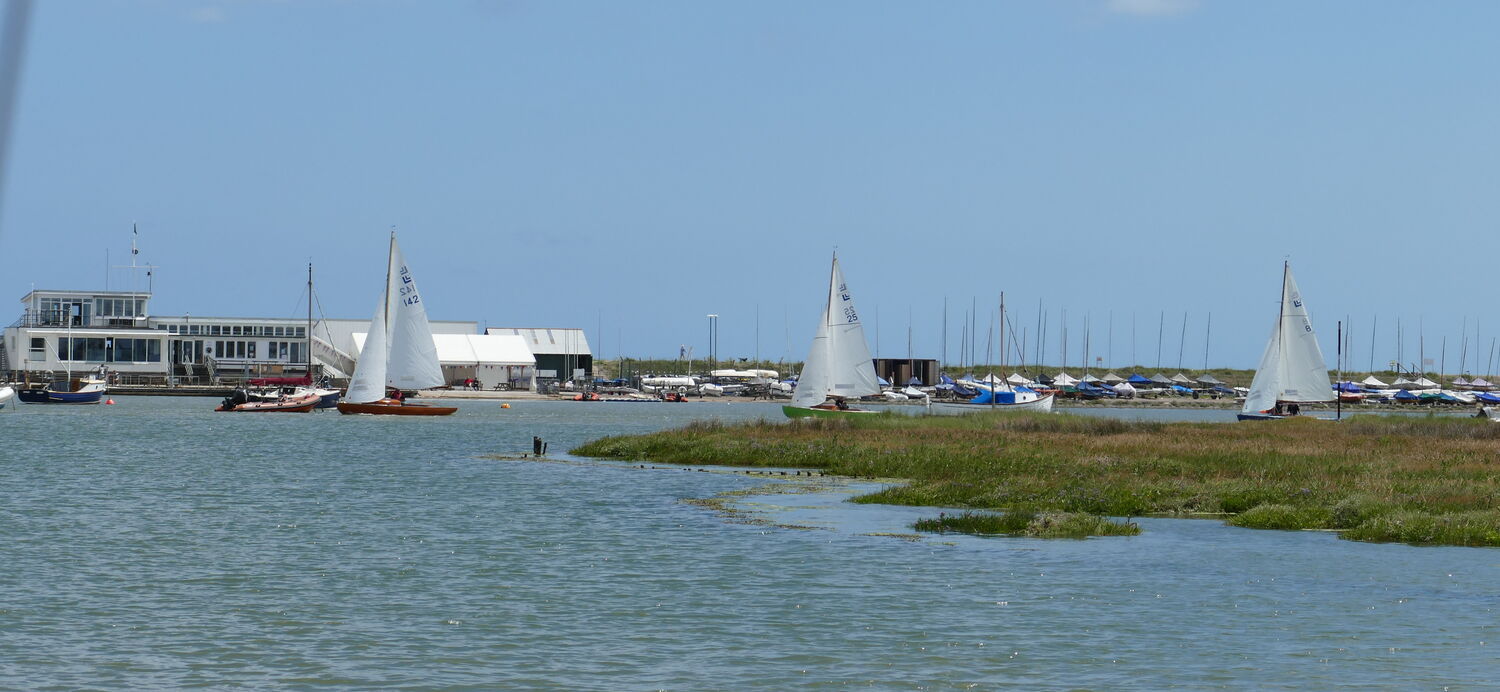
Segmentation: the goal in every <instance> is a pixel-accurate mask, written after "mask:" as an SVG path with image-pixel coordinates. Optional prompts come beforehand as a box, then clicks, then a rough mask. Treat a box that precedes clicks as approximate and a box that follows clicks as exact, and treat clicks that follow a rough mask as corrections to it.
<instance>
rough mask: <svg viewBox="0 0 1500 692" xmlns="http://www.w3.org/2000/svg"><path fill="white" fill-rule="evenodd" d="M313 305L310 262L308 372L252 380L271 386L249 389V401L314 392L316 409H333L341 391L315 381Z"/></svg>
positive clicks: (305, 352)
mask: <svg viewBox="0 0 1500 692" xmlns="http://www.w3.org/2000/svg"><path fill="white" fill-rule="evenodd" d="M312 304H313V267H312V264H311V263H308V265H307V343H306V346H305V348H304V350H303V355H304V357H305V358H306V364H307V365H306V367H307V374H306V375H303V376H302V377H293V378H277V377H273V378H258V379H256V380H251V384H261V385H269V386H270V388H269V389H263V390H259V391H249V392H247V393H246V394H247V396H248V398H249V401H250V402H252V403H254V402H282V403H285V402H286V401H287V400H288V399H296V400H301V399H302V397H305V396H307V395H308V394H312V395H315V396H317V397H318V401H317V404H316V405H315V406H314V407H313V408H333V407H334V406H336V405H337V404H338V403H339V396H340V395H341V392H339V390H337V389H332V388H330V387H328V386H326V382H324V383H321V384H320V383H318V382H315V381H313V355H312V345H313V318H312ZM325 379H326V378H325ZM226 402H227V400H226ZM236 410H239V409H236ZM254 410H267V409H264V408H263V407H262V408H256V409H254ZM277 410H280V409H277Z"/></svg>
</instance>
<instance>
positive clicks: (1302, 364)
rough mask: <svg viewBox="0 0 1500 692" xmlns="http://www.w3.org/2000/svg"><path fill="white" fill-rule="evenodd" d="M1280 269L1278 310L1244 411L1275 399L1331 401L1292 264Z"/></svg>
mask: <svg viewBox="0 0 1500 692" xmlns="http://www.w3.org/2000/svg"><path fill="white" fill-rule="evenodd" d="M1282 271H1283V278H1282V284H1281V313H1280V314H1279V315H1278V316H1277V318H1276V327H1275V328H1274V329H1273V330H1272V331H1271V340H1270V341H1269V342H1267V343H1266V352H1265V354H1263V355H1262V356H1261V358H1260V367H1259V368H1256V370H1255V379H1253V380H1251V382H1250V394H1249V395H1248V396H1246V397H1245V406H1244V409H1243V411H1244V412H1245V413H1256V412H1260V411H1267V410H1270V409H1272V408H1274V407H1275V406H1276V403H1277V402H1289V403H1297V402H1314V401H1333V397H1334V394H1333V389H1332V388H1331V387H1330V386H1329V385H1328V365H1327V364H1326V363H1324V362H1323V351H1322V350H1321V349H1319V348H1318V338H1317V335H1316V334H1315V333H1314V332H1313V327H1312V321H1311V320H1309V319H1308V317H1307V306H1306V305H1305V304H1304V303H1303V302H1302V292H1301V291H1300V290H1298V289H1297V280H1296V279H1294V278H1292V268H1291V265H1290V264H1287V265H1283V268H1282Z"/></svg>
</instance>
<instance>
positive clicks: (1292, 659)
mask: <svg viewBox="0 0 1500 692" xmlns="http://www.w3.org/2000/svg"><path fill="white" fill-rule="evenodd" d="M117 401H118V402H119V403H118V404H117V405H114V406H96V407H76V408H74V407H48V406H26V405H21V406H20V407H19V408H18V410H16V411H14V412H12V411H9V410H7V411H4V412H0V432H3V435H4V438H3V439H4V442H3V444H0V541H3V543H0V546H3V547H0V688H3V689H25V690H45V689H80V688H89V689H164V688H184V687H197V688H211V689H236V688H239V689H308V690H315V689H316V690H321V689H345V688H347V689H422V690H429V689H436V690H488V689H532V688H567V689H601V690H602V689H611V690H613V689H640V690H648V689H679V690H691V689H787V688H806V687H813V688H834V687H840V688H842V687H856V688H873V689H926V690H942V689H1000V688H1009V689H1028V690H1029V689H1098V690H1118V689H1151V690H1155V689H1172V688H1178V689H1195V690H1196V689H1257V690H1258V689H1278V688H1301V689H1335V688H1362V689H1369V688H1376V689H1381V688H1387V689H1479V688H1493V687H1495V686H1497V685H1500V641H1497V639H1500V637H1497V635H1500V632H1497V631H1496V624H1497V607H1500V551H1496V550H1490V549H1470V548H1418V547H1411V546H1402V545H1368V544H1358V543H1351V542H1348V541H1340V540H1338V539H1337V538H1336V537H1335V536H1333V535H1331V534H1327V533H1313V532H1279V531H1254V530H1246V529H1235V528H1230V527H1226V526H1224V525H1222V524H1221V523H1219V522H1216V521H1203V520H1198V521H1193V520H1167V519H1147V520H1144V521H1142V522H1141V523H1142V527H1143V529H1144V532H1143V534H1142V535H1141V536H1138V537H1131V538H1107V539H1091V540H1085V541H1043V540H1031V539H983V538H973V537H955V536H951V535H950V536H941V537H930V538H921V539H917V540H910V539H906V538H902V537H899V536H894V535H892V534H910V533H911V530H910V528H909V526H910V524H911V522H912V521H914V520H915V519H916V518H919V517H923V516H934V515H935V514H936V513H937V511H938V509H937V508H909V507H887V506H877V505H855V504H851V503H847V502H844V501H843V500H844V498H846V497H847V496H848V494H849V493H851V492H860V491H862V490H868V489H869V487H870V486H868V485H864V484H860V483H858V482H854V481H842V480H837V479H811V480H807V479H801V478H796V477H790V478H789V479H788V480H785V481H782V480H781V479H780V478H779V477H778V478H776V479H775V480H774V481H773V480H769V479H767V478H766V477H764V476H747V475H744V474H736V473H732V472H726V471H724V470H712V471H698V470H696V469H686V470H685V469H681V468H670V469H669V468H650V466H651V465H649V464H648V465H647V466H648V468H644V469H642V468H637V467H636V465H631V464H620V463H599V462H593V461H588V460H582V459H572V458H570V457H568V456H567V455H566V454H562V453H561V452H565V451H566V450H567V449H568V448H571V447H572V446H574V445H576V444H578V443H581V442H583V441H586V440H588V439H592V438H594V437H598V436H600V435H606V434H620V433H632V432H641V431H648V430H655V429H660V428H664V427H670V426H675V425H679V424H682V423H684V422H686V421H688V420H691V419H694V418H715V419H723V420H738V419H746V418H755V417H762V416H764V417H767V418H772V419H776V418H779V416H780V412H779V407H776V406H774V405H761V404H738V403H737V404H713V403H704V404H699V403H692V404H612V403H596V404H581V403H572V402H516V403H513V404H512V408H510V409H501V408H500V405H499V403H496V402H493V401H482V402H481V401H475V402H460V403H459V404H458V406H459V407H460V409H459V412H458V413H457V414H456V415H455V416H452V417H449V418H440V419H429V420H402V419H388V418H379V417H364V416H352V417H351V416H340V415H338V414H337V413H334V412H331V411H322V412H317V413H313V414H302V415H271V414H267V415H228V416H226V415H223V414H216V413H213V412H212V411H211V409H212V407H213V405H214V404H215V403H216V402H214V401H213V400H209V399H194V398H182V399H177V398H153V397H121V398H119V399H117ZM1122 415H1123V414H1122ZM1231 415H1232V413H1231ZM533 435H537V436H540V437H542V438H544V439H545V440H547V441H548V443H549V444H550V445H551V450H552V453H553V456H554V457H556V460H555V461H547V462H538V461H517V460H506V461H501V460H493V459H486V458H484V455H488V454H495V453H500V454H506V453H516V452H521V451H529V449H530V445H531V438H532V436H533ZM768 482H770V483H785V484H786V485H788V486H792V487H793V488H794V489H797V490H799V491H801V492H799V493H797V494H777V493H770V492H763V491H757V490H755V489H756V488H764V487H765V486H766V484H767V483H768ZM732 491H747V492H746V493H741V494H738V495H735V496H734V497H733V498H732V501H733V506H734V507H737V508H738V509H740V510H744V511H747V512H750V513H751V514H750V517H752V518H756V517H758V518H761V519H763V520H764V521H759V522H754V521H751V522H747V521H744V518H745V517H744V516H738V517H737V516H726V515H725V514H724V513H722V512H719V511H715V510H713V509H710V508H704V507H701V506H698V505H695V504H690V503H687V502H684V500H686V499H693V498H711V497H714V496H715V495H717V494H719V493H724V492H732ZM792 526H796V527H800V528H790V527H792Z"/></svg>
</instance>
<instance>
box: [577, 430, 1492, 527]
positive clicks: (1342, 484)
mask: <svg viewBox="0 0 1500 692" xmlns="http://www.w3.org/2000/svg"><path fill="white" fill-rule="evenodd" d="M573 453H575V454H579V455H583V456H590V457H600V458H611V459H622V460H649V461H655V462H661V463H677V464H705V465H729V466H748V467H755V466H778V467H798V468H812V469H821V470H823V471H825V472H828V473H833V474H840V475H847V476H856V477H866V478H892V479H903V480H906V481H908V482H906V483H904V484H901V485H897V486H893V487H890V488H887V489H885V490H882V491H880V492H876V493H872V494H870V495H865V496H862V497H859V498H856V499H855V501H857V502H873V503H886V504H899V505H917V506H940V507H960V508H969V509H975V510H999V511H1003V512H1008V513H1072V514H1088V515H1095V516H1123V517H1131V516H1142V515H1157V516H1202V515H1227V516H1228V521H1229V523H1231V524H1234V525H1236V526H1245V527H1250V528H1267V529H1338V530H1341V531H1342V533H1341V535H1342V536H1343V537H1344V538H1348V539H1353V540H1362V541H1397V542H1405V543H1413V544H1430V545H1463V546H1500V473H1497V472H1500V425H1496V424H1494V423H1491V422H1489V421H1486V420H1478V419H1468V418H1437V417H1432V418H1416V417H1406V416H1357V417H1355V418H1352V419H1349V420H1345V421H1343V422H1338V423H1334V422H1328V421H1317V420H1310V419H1303V420H1285V421H1271V422H1258V423H1238V424H1225V423H1149V422H1128V421H1120V420H1115V419H1107V418H1093V417H1085V416H1076V415H1067V414H1030V415H1028V414H1010V413H996V414H976V415H971V416H964V417H912V416H903V415H893V414H885V415H880V416H869V417H866V418H863V419H860V420H855V421H841V420H834V421H803V422H801V423H799V424H787V423H781V422H774V423H765V422H762V423H747V424H739V425H722V424H717V423H694V424H692V425H689V426H687V427H685V428H680V429H677V430H669V431H663V432H658V433H653V434H648V435H638V436H627V437H609V438H604V439H600V440H596V441H594V442H590V443H588V444H586V445H584V446H582V447H580V448H578V449H575V450H573Z"/></svg>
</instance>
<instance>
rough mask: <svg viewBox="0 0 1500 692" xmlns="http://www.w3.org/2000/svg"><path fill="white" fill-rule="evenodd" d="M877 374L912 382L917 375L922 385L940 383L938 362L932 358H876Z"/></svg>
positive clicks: (887, 378) (892, 379)
mask: <svg viewBox="0 0 1500 692" xmlns="http://www.w3.org/2000/svg"><path fill="white" fill-rule="evenodd" d="M874 360H875V374H876V376H878V377H883V378H885V379H886V380H887V381H890V382H910V381H911V378H913V377H915V378H917V379H918V380H921V381H922V385H921V386H924V387H926V386H931V385H935V384H937V383H938V371H939V370H940V368H938V362H937V361H936V360H934V359H932V358H876V359H874Z"/></svg>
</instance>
